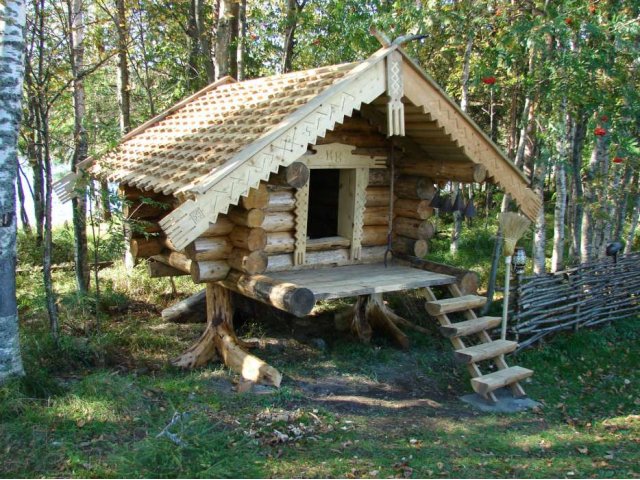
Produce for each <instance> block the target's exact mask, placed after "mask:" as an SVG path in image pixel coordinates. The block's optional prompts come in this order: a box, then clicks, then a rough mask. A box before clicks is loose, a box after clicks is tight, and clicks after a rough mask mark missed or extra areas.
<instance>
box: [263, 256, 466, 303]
mask: <svg viewBox="0 0 640 480" xmlns="http://www.w3.org/2000/svg"><path fill="white" fill-rule="evenodd" d="M268 275H269V277H271V278H273V279H274V280H276V281H279V282H288V283H293V284H295V285H297V286H298V287H305V288H308V289H309V290H311V291H312V292H313V295H314V297H315V300H316V301H318V300H329V299H334V298H344V297H355V296H357V295H369V294H372V293H385V292H397V291H400V290H412V289H415V288H423V287H432V286H436V285H449V284H452V283H455V281H456V279H455V277H452V276H451V275H444V274H441V273H435V272H429V271H426V270H420V269H417V268H412V267H409V266H404V265H389V266H388V267H385V266H384V265H383V264H381V263H374V264H366V265H348V266H342V267H326V268H316V269H309V270H297V271H287V272H273V273H269V274H268Z"/></svg>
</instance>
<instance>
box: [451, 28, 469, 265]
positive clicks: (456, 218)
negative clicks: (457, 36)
mask: <svg viewBox="0 0 640 480" xmlns="http://www.w3.org/2000/svg"><path fill="white" fill-rule="evenodd" d="M473 39H474V34H473V31H471V32H469V38H468V39H467V44H466V46H465V49H464V58H463V61H462V78H461V80H460V87H461V91H462V93H461V96H460V110H462V111H463V112H466V111H467V106H468V105H469V70H470V67H471V53H472V51H473ZM462 191H463V190H462V184H457V185H456V186H455V189H454V192H453V196H454V198H456V196H457V195H459V194H462ZM461 234H462V212H458V211H455V212H453V227H452V231H451V245H449V252H450V253H451V255H454V256H455V255H457V254H458V248H459V246H460V235H461Z"/></svg>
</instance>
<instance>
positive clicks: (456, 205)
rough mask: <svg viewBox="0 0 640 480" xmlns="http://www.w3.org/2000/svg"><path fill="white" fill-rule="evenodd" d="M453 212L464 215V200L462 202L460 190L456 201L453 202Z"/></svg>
mask: <svg viewBox="0 0 640 480" xmlns="http://www.w3.org/2000/svg"><path fill="white" fill-rule="evenodd" d="M452 208H453V211H454V212H460V213H464V200H462V192H461V191H460V190H458V193H457V195H456V199H455V200H454V201H453V207H452Z"/></svg>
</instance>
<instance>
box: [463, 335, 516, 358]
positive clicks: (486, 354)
mask: <svg viewBox="0 0 640 480" xmlns="http://www.w3.org/2000/svg"><path fill="white" fill-rule="evenodd" d="M516 348H518V344H517V342H512V341H510V340H495V341H493V342H489V343H481V344H479V345H474V346H473V347H467V348H463V349H462V350H456V352H455V356H456V360H458V361H459V362H462V363H471V362H473V363H477V362H481V361H483V360H489V359H491V358H496V357H499V356H500V355H504V354H505V353H509V352H513V351H514V350H515V349H516Z"/></svg>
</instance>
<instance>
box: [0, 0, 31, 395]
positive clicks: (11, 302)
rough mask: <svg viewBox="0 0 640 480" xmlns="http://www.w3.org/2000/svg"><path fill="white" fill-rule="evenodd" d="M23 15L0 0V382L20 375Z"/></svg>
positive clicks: (11, 0) (16, 3)
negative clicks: (18, 280) (18, 284)
mask: <svg viewBox="0 0 640 480" xmlns="http://www.w3.org/2000/svg"><path fill="white" fill-rule="evenodd" d="M25 20H26V19H25V4H24V2H23V1H21V0H5V1H3V2H2V3H0V384H2V383H4V382H5V381H6V380H7V379H8V378H9V377H12V376H16V375H23V374H24V370H23V367H22V358H21V356H20V342H19V335H18V309H17V303H16V274H15V267H16V203H15V181H16V173H17V161H16V160H17V143H18V131H19V127H20V119H21V116H22V109H21V100H22V81H23V78H24V27H25Z"/></svg>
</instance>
